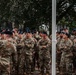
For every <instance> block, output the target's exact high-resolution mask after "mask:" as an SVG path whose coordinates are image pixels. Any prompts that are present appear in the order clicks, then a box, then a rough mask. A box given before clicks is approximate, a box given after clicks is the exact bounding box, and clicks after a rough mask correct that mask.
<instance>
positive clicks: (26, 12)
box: [0, 0, 76, 27]
mask: <svg viewBox="0 0 76 75" xmlns="http://www.w3.org/2000/svg"><path fill="white" fill-rule="evenodd" d="M56 2H57V12H56V13H57V24H58V23H59V22H60V20H62V19H63V17H65V18H66V19H67V20H69V21H70V20H71V21H72V20H74V21H75V20H76V14H75V13H76V0H57V1H56ZM51 20H52V0H0V23H2V22H3V21H9V22H16V23H25V24H26V25H28V26H33V27H37V26H39V25H41V24H42V23H45V24H47V23H49V25H50V26H51Z"/></svg>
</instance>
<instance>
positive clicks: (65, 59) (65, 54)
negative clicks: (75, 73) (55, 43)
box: [59, 33, 73, 75]
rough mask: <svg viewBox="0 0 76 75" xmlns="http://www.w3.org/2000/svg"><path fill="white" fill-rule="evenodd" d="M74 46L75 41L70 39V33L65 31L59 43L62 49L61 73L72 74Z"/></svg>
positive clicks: (62, 74) (63, 74)
mask: <svg viewBox="0 0 76 75" xmlns="http://www.w3.org/2000/svg"><path fill="white" fill-rule="evenodd" d="M72 46H73V42H72V41H71V40H70V39H69V34H68V33H65V34H64V35H63V39H62V40H61V42H60V44H59V49H60V50H61V51H62V54H61V61H60V75H72V69H73V63H72V56H73V54H72V49H71V48H72Z"/></svg>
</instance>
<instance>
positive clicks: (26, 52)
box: [21, 38, 35, 74]
mask: <svg viewBox="0 0 76 75" xmlns="http://www.w3.org/2000/svg"><path fill="white" fill-rule="evenodd" d="M23 42H24V48H23V50H22V56H21V58H22V59H21V64H22V63H23V64H22V65H23V67H24V71H25V72H26V73H27V74H29V73H31V71H32V69H33V53H34V45H35V42H34V40H33V38H25V39H24V40H23Z"/></svg>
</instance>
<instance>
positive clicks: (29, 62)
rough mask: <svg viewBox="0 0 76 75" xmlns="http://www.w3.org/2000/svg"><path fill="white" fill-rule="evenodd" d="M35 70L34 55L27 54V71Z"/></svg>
mask: <svg viewBox="0 0 76 75" xmlns="http://www.w3.org/2000/svg"><path fill="white" fill-rule="evenodd" d="M33 71H34V63H33V56H32V55H26V56H25V72H26V73H27V74H29V73H32V72H33Z"/></svg>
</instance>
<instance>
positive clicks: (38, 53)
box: [0, 28, 52, 75]
mask: <svg viewBox="0 0 76 75" xmlns="http://www.w3.org/2000/svg"><path fill="white" fill-rule="evenodd" d="M51 44H52V42H51V39H50V38H49V36H48V35H47V33H46V32H45V31H43V32H38V31H35V32H34V33H31V32H30V31H26V32H24V33H19V32H18V29H17V28H14V29H13V30H12V31H9V30H2V31H1V32H0V75H33V73H34V71H35V69H36V68H37V69H38V71H39V72H40V73H39V75H50V68H51V66H50V65H51Z"/></svg>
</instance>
